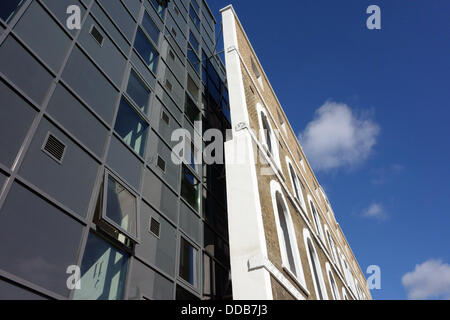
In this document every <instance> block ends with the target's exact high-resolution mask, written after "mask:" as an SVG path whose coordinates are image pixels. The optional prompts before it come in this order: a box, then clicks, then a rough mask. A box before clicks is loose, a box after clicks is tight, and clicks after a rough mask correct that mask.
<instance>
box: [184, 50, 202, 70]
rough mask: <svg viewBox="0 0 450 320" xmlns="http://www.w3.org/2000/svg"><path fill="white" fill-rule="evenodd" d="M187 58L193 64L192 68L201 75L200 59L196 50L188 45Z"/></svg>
mask: <svg viewBox="0 0 450 320" xmlns="http://www.w3.org/2000/svg"><path fill="white" fill-rule="evenodd" d="M187 57H188V59H189V62H190V63H191V65H192V67H193V68H194V70H195V71H197V73H198V74H199V75H200V59H199V58H198V56H197V55H196V54H195V52H194V50H193V49H192V46H191V45H190V44H188V51H187Z"/></svg>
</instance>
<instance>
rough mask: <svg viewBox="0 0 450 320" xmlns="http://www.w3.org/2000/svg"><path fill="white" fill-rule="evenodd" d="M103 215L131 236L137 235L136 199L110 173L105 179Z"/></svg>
mask: <svg viewBox="0 0 450 320" xmlns="http://www.w3.org/2000/svg"><path fill="white" fill-rule="evenodd" d="M105 196H106V207H105V211H104V212H105V213H104V214H105V217H106V218H107V220H111V221H112V222H113V223H112V224H113V225H114V226H116V227H118V229H119V230H121V231H124V232H125V233H126V234H129V235H130V236H132V237H133V238H136V237H137V227H136V225H137V224H136V222H137V200H136V196H135V195H134V194H132V193H131V192H130V191H129V190H128V189H127V188H125V187H124V185H123V184H122V183H120V182H118V181H117V180H116V179H115V178H113V177H112V176H111V175H110V174H107V179H106V195H105Z"/></svg>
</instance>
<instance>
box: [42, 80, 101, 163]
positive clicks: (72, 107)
mask: <svg viewBox="0 0 450 320" xmlns="http://www.w3.org/2000/svg"><path fill="white" fill-rule="evenodd" d="M47 111H48V113H49V114H50V115H51V116H53V117H54V118H55V119H56V121H58V122H59V123H60V124H61V125H63V126H64V128H66V129H67V130H68V131H69V132H70V133H71V134H73V135H74V136H75V137H76V138H77V139H78V140H80V141H81V142H82V143H83V144H85V145H86V146H87V147H88V148H89V149H90V150H91V151H93V152H94V153H95V154H96V155H97V156H98V157H101V156H102V154H103V150H104V147H105V141H106V135H107V133H108V132H107V129H106V127H105V126H103V124H102V123H101V122H100V121H99V120H98V119H97V118H96V117H95V116H94V115H93V114H92V113H91V112H89V111H88V110H87V109H86V108H85V107H84V106H83V105H82V104H81V103H80V102H79V101H78V100H77V99H75V97H74V96H73V95H72V94H71V93H69V91H67V89H66V88H64V87H63V86H61V85H58V87H57V88H56V90H55V92H54V94H53V96H52V97H51V99H50V102H49V105H48V108H47Z"/></svg>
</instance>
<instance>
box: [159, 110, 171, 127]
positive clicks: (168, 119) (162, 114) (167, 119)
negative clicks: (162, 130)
mask: <svg viewBox="0 0 450 320" xmlns="http://www.w3.org/2000/svg"><path fill="white" fill-rule="evenodd" d="M161 120H162V121H164V122H165V123H166V124H167V125H169V124H170V118H169V115H168V114H167V113H166V112H165V111H164V110H163V111H162V113H161Z"/></svg>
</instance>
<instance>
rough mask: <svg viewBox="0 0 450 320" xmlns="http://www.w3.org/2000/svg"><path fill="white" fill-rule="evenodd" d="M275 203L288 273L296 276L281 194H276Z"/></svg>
mask: <svg viewBox="0 0 450 320" xmlns="http://www.w3.org/2000/svg"><path fill="white" fill-rule="evenodd" d="M276 201H277V209H278V219H279V221H280V227H281V230H282V237H283V240H284V241H283V243H284V247H285V249H286V256H287V258H288V262H289V269H290V271H291V272H292V273H293V274H294V275H295V276H297V272H296V270H295V262H294V254H293V251H292V247H291V239H290V236H289V230H288V225H287V221H286V208H285V206H284V203H283V200H282V198H281V194H280V193H279V192H277V193H276Z"/></svg>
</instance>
